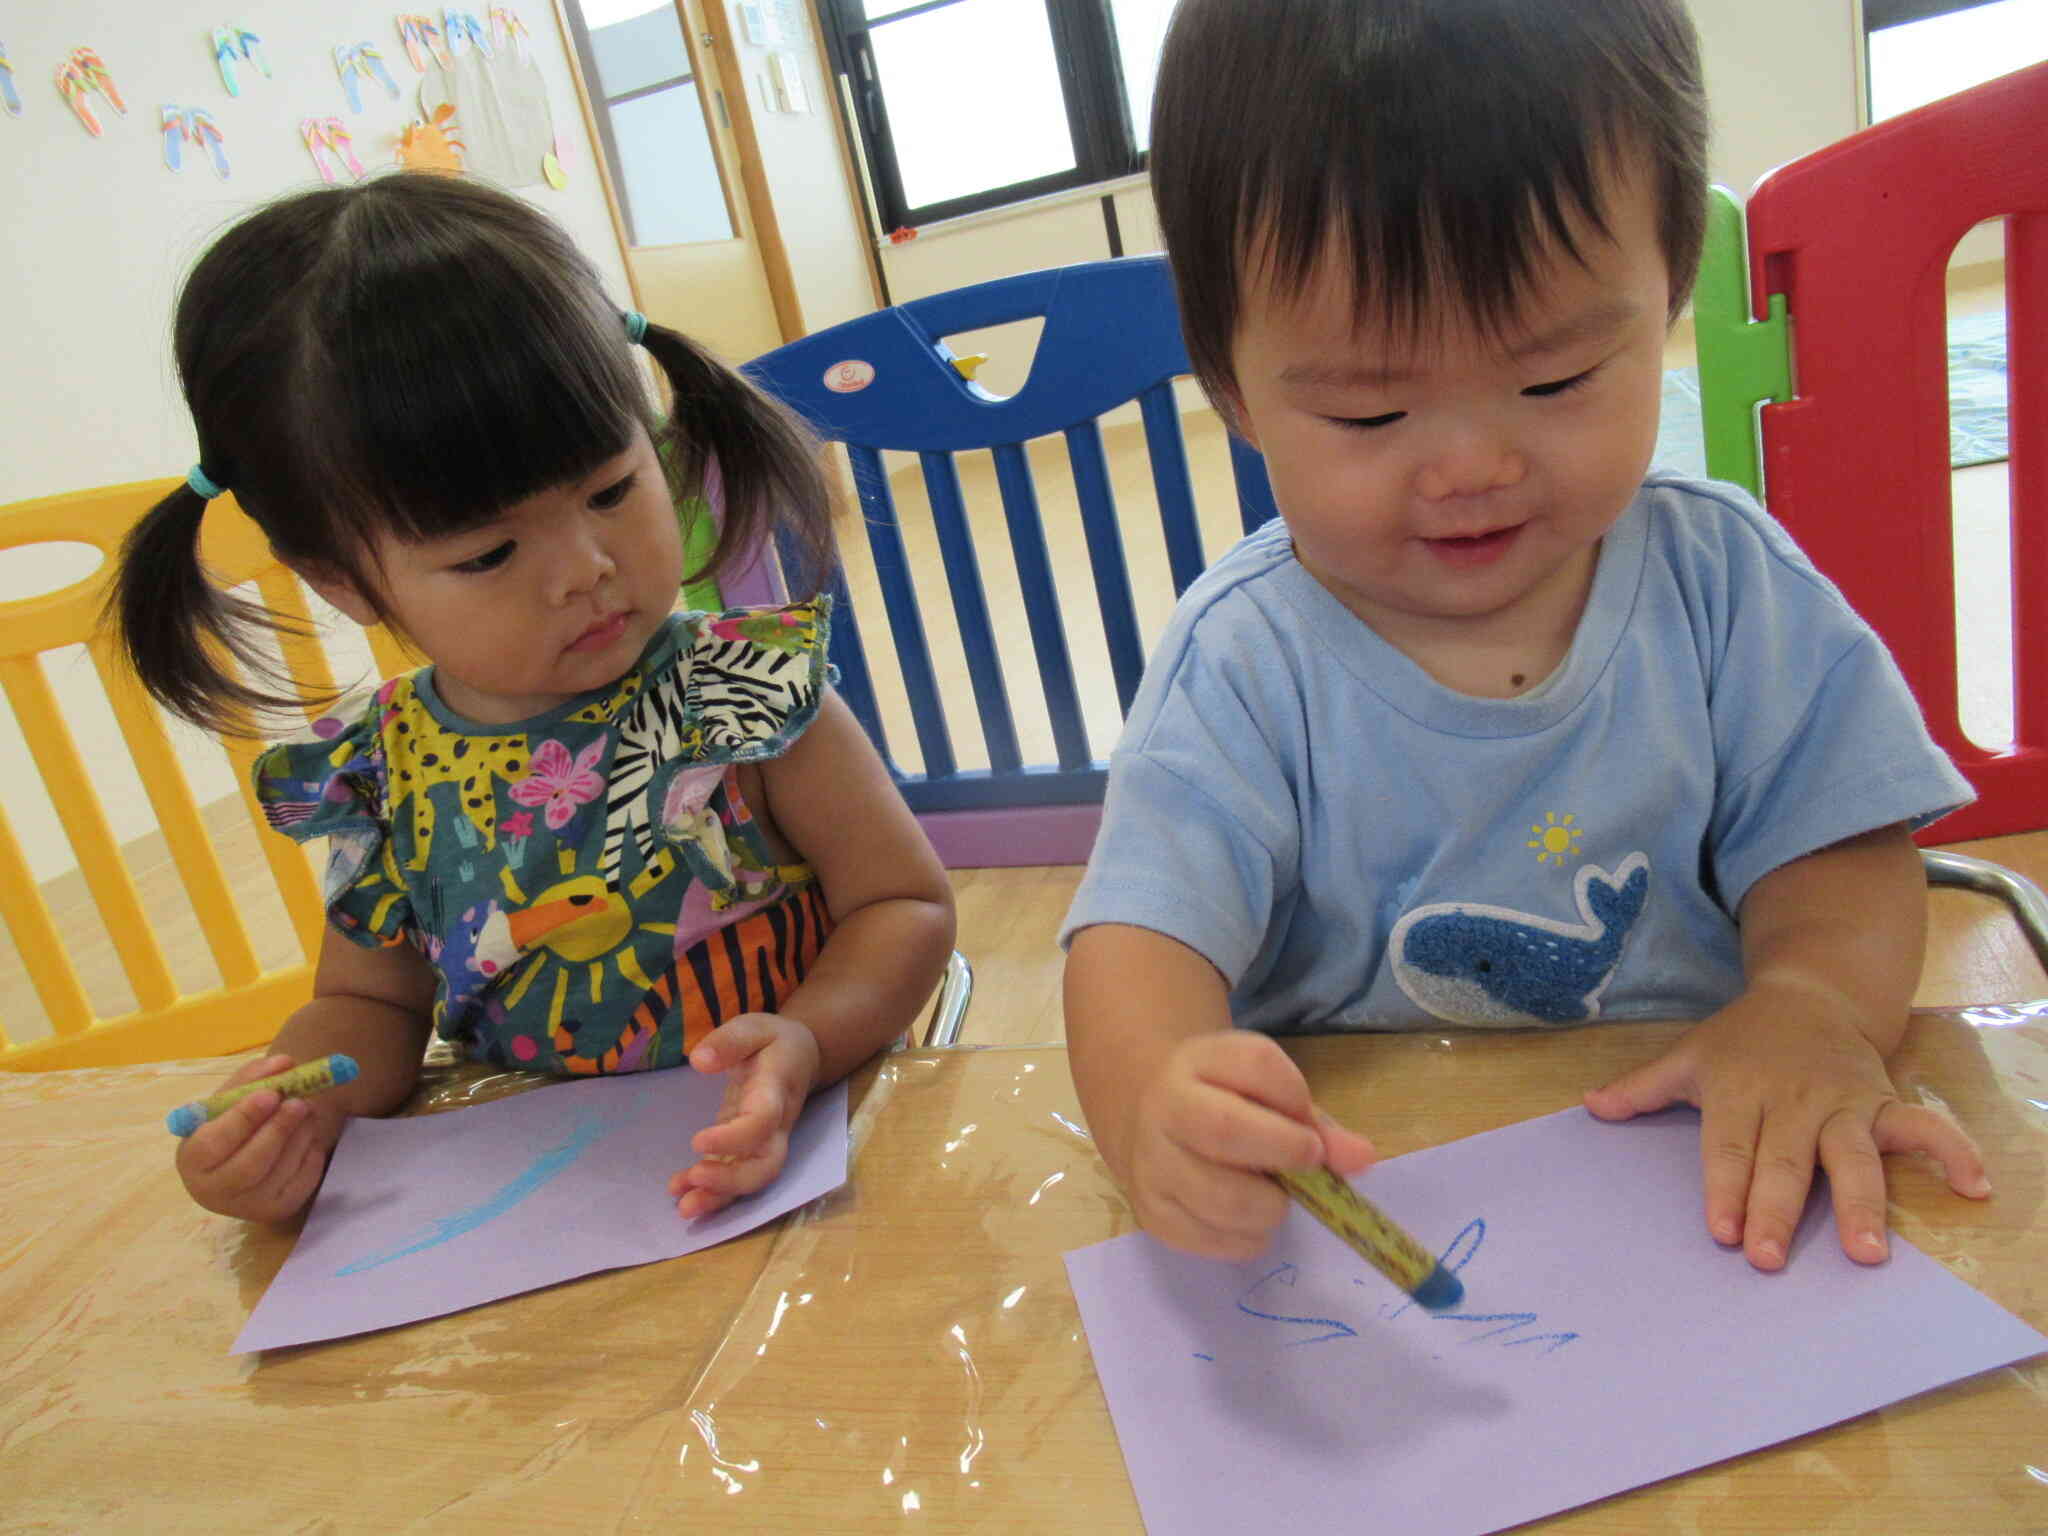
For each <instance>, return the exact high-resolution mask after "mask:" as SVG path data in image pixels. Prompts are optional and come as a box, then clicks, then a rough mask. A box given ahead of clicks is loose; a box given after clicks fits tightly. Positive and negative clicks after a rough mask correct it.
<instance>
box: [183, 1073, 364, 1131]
mask: <svg viewBox="0 0 2048 1536" xmlns="http://www.w3.org/2000/svg"><path fill="white" fill-rule="evenodd" d="M358 1070H359V1069H358V1068H357V1066H356V1059H355V1057H353V1056H343V1055H341V1054H339V1053H336V1054H335V1055H333V1056H322V1057H321V1058H320V1059H319V1060H318V1061H309V1062H307V1063H306V1064H305V1065H304V1066H298V1067H293V1068H292V1069H291V1070H290V1071H289V1072H276V1073H273V1074H272V1075H271V1076H269V1077H259V1078H257V1079H256V1081H255V1082H253V1083H242V1084H240V1085H239V1086H237V1087H234V1088H223V1089H221V1091H220V1092H219V1093H216V1094H214V1095H213V1096H212V1097H211V1098H205V1099H195V1100H193V1101H192V1102H191V1103H190V1104H180V1105H179V1106H178V1107H177V1108H176V1109H174V1110H172V1111H171V1112H170V1113H169V1114H168V1115H166V1116H164V1124H165V1125H167V1126H169V1127H170V1129H171V1134H172V1135H174V1136H190V1135H191V1134H192V1133H193V1132H194V1131H196V1130H198V1129H199V1127H201V1126H202V1125H204V1124H206V1122H207V1121H209V1120H213V1119H217V1118H218V1117H219V1116H221V1115H224V1114H226V1113H227V1112H228V1111H229V1110H230V1109H232V1108H233V1107H234V1106H235V1105H237V1104H239V1103H241V1102H242V1100H244V1099H246V1098H247V1097H249V1095H250V1094H252V1093H255V1092H256V1091H257V1090H259V1089H262V1088H268V1089H270V1090H271V1091H272V1092H273V1093H277V1094H281V1095H283V1096H284V1097H285V1098H287V1099H303V1098H304V1097H306V1095H307V1094H309V1093H318V1092H320V1091H321V1090H322V1089H323V1088H336V1087H339V1086H340V1085H341V1084H343V1083H352V1082H354V1081H355V1080H356V1075H357V1072H358Z"/></svg>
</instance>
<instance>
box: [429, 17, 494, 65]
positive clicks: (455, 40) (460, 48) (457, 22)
mask: <svg viewBox="0 0 2048 1536" xmlns="http://www.w3.org/2000/svg"><path fill="white" fill-rule="evenodd" d="M441 21H442V25H443V27H444V29H445V30H446V32H447V34H448V51H449V53H451V54H453V55H454V56H455V57H457V58H460V57H461V56H462V54H463V52H464V50H465V49H469V48H477V49H480V50H481V51H482V52H483V55H484V57H485V58H489V57H490V56H491V54H492V52H493V49H492V47H491V34H490V33H489V32H487V31H486V30H484V24H483V23H482V22H480V21H478V20H477V19H476V13H475V12H474V11H458V10H454V9H452V8H451V9H449V10H445V11H443V12H442V13H441Z"/></svg>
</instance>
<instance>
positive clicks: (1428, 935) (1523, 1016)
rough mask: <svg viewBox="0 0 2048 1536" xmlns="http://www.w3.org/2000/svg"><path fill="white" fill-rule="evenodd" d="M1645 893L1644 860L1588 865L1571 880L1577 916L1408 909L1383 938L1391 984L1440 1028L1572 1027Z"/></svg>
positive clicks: (1442, 906) (1591, 1008)
mask: <svg viewBox="0 0 2048 1536" xmlns="http://www.w3.org/2000/svg"><path fill="white" fill-rule="evenodd" d="M1649 894H1650V858H1649V855H1648V854H1644V853H1632V854H1630V855H1629V856H1628V857H1627V858H1625V859H1623V860H1622V861H1621V863H1620V864H1619V865H1617V866H1616V867H1615V869H1614V872H1613V873H1612V874H1609V873H1608V872H1607V871H1606V870H1604V869H1600V868H1598V867H1597V866H1595V865H1592V864H1588V865H1586V866H1584V867H1583V868H1582V869H1580V871H1579V872H1578V875H1577V876H1576V877H1575V878H1574V880H1573V881H1572V898H1573V900H1574V902H1575V903H1576V904H1577V906H1578V909H1579V916H1580V918H1581V919H1582V921H1580V922H1578V923H1561V922H1555V921H1552V920H1551V919H1549V918H1542V917H1533V916H1531V915H1530V914H1528V913H1526V912H1517V911H1514V910H1513V909H1512V908H1509V907H1488V906H1481V905H1479V904H1478V903H1476V902H1464V901H1445V902H1437V903H1434V904H1432V905H1430V906H1426V907H1417V908H1416V909H1415V910H1414V911H1412V912H1410V913H1408V914H1407V915H1406V916H1404V917H1403V918H1402V919H1401V921H1400V922H1398V923H1396V924H1395V925H1394V932H1393V935H1392V936H1391V937H1390V938H1389V940H1388V941H1387V950H1388V953H1389V954H1390V955H1391V956H1392V957H1393V967H1394V980H1395V981H1397V982H1399V983H1400V986H1401V990H1402V991H1403V992H1406V993H1407V994H1408V995H1409V996H1410V997H1411V998H1413V999H1414V1000H1415V1001H1416V1003H1417V1004H1418V1005H1420V1006H1421V1007H1422V1008H1423V1009H1424V1010H1425V1011H1427V1012H1428V1013H1429V1014H1430V1015H1431V1016H1432V1017H1434V1018H1439V1019H1442V1020H1444V1021H1445V1022H1446V1023H1450V1024H1493V1025H1511V1024H1574V1023H1578V1022H1579V1021H1581V1020H1584V1019H1590V1018H1593V1017H1595V1016H1597V1015H1598V1014H1599V1012H1600V1001H1599V999H1600V993H1601V991H1602V989H1604V988H1605V987H1606V985H1607V983H1608V981H1609V979H1610V978H1611V977H1612V976H1613V975H1614V968H1615V966H1616V965H1617V964H1618V963H1619V962H1620V960H1621V951H1622V946H1623V945H1625V944H1626V943H1627V942H1628V936H1629V932H1630V930H1631V929H1633V928H1634V927H1635V922H1636V919H1637V918H1638V917H1640V916H1642V912H1643V904H1644V902H1645V901H1646V900H1648V898H1649Z"/></svg>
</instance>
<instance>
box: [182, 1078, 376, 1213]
mask: <svg viewBox="0 0 2048 1536" xmlns="http://www.w3.org/2000/svg"><path fill="white" fill-rule="evenodd" d="M296 1065H298V1063H297V1062H295V1061H294V1060H293V1059H292V1058H291V1057H289V1056H266V1057H264V1058H263V1059H262V1060H261V1061H252V1062H249V1063H248V1064H247V1065H245V1066H243V1067H242V1068H241V1070H239V1071H238V1072H236V1073H235V1075H234V1076H232V1077H230V1078H229V1079H228V1080H227V1081H226V1082H225V1083H223V1084H221V1086H222V1087H223V1088H233V1087H236V1086H238V1085H239V1084H242V1083H246V1082H249V1081H251V1080H253V1079H255V1078H259V1077H269V1076H271V1075H272V1074H273V1073H277V1072H286V1071H289V1070H290V1069H291V1068H292V1067H294V1066H296ZM341 1124H342V1120H341V1117H339V1116H337V1115H333V1114H326V1113H322V1112H321V1111H320V1110H318V1109H317V1108H316V1107H315V1106H314V1105H313V1104H311V1103H310V1102H308V1101H307V1100H305V1099H287V1098H284V1097H282V1096H281V1095H279V1094H277V1093H275V1092H272V1091H271V1090H270V1089H267V1088H266V1089H264V1090H263V1091H262V1092H261V1093H252V1094H250V1095H249V1097H248V1098H246V1099H244V1100H242V1102H241V1103H239V1104H237V1105H235V1106H234V1107H233V1108H232V1109H230V1110H229V1111H228V1112H227V1113H226V1114H224V1115H222V1116H220V1117H219V1118H218V1119H215V1120H209V1121H207V1122H206V1124H204V1125H202V1126H201V1127H199V1129H198V1130H196V1131H194V1132H193V1133H192V1134H191V1135H190V1136H187V1137H185V1138H184V1139H183V1140H181V1141H180V1142H179V1143H178V1177H179V1178H181V1179H183V1180H184V1181H185V1190H186V1192H187V1193H188V1194H190V1195H191V1196H192V1198H193V1199H194V1200H195V1201H197V1202H198V1203H199V1204H200V1205H202V1206H204V1207H205V1208H206V1209H207V1210H209V1211H217V1212H219V1213H220V1214H221V1215H223V1216H238V1217H240V1218H242V1219H243V1220H244V1221H283V1220H285V1219H286V1218H287V1217H290V1216H296V1215H297V1214H298V1213H299V1212H300V1211H301V1210H302V1209H304V1208H305V1205H306V1202H307V1201H309V1200H311V1199H312V1198H313V1192H314V1191H315V1190H317V1189H318V1188H319V1187H320V1180H321V1178H322V1176H324V1175H325V1174H326V1172H327V1154H328V1153H329V1152H330V1151H331V1150H333V1147H334V1143H335V1142H336V1141H337V1140H339V1139H340V1136H341Z"/></svg>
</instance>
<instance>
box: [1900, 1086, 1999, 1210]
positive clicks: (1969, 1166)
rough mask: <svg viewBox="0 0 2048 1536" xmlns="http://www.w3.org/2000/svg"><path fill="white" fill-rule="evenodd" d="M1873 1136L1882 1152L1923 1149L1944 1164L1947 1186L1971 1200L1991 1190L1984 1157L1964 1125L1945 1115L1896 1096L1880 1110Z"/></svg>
mask: <svg viewBox="0 0 2048 1536" xmlns="http://www.w3.org/2000/svg"><path fill="white" fill-rule="evenodd" d="M1871 1135H1872V1137H1873V1138H1874V1139H1875V1141H1876V1143H1877V1150H1878V1151H1880V1152H1924V1153H1926V1154H1927V1155H1928V1156H1929V1157H1931V1158H1933V1159H1934V1160H1935V1161H1936V1162H1937V1163H1939V1164H1940V1165H1941V1167H1942V1172H1943V1174H1944V1175H1945V1176H1946V1178H1947V1179H1948V1187H1949V1188H1950V1189H1953V1190H1954V1191H1955V1192H1956V1193H1957V1194H1959V1195H1964V1196H1967V1197H1968V1198H1969V1199H1972V1200H1982V1199H1985V1198H1986V1197H1987V1196H1989V1195H1990V1193H1991V1176H1990V1175H1989V1174H1988V1173H1986V1172H1985V1169H1984V1156H1983V1154H1982V1153H1981V1152H1979V1151H1978V1150H1977V1144H1976V1143H1975V1142H1974V1141H1972V1140H1971V1139H1970V1137H1969V1133H1968V1132H1966V1131H1965V1130H1964V1129H1963V1128H1962V1127H1961V1126H1959V1125H1957V1124H1956V1123H1955V1122H1954V1121H1953V1120H1951V1119H1949V1118H1948V1117H1947V1116H1946V1115H1943V1114H1939V1113H1937V1112H1936V1111H1934V1110H1931V1109H1927V1108H1924V1107H1922V1106H1920V1105H1915V1104H1902V1103H1900V1102H1899V1101H1898V1100H1896V1099H1893V1100H1891V1101H1890V1102H1888V1103H1886V1104H1885V1105H1884V1107H1883V1108H1882V1109H1880V1110H1879V1111H1878V1112H1877V1121H1876V1123H1875V1124H1874V1125H1873V1126H1872V1127H1871Z"/></svg>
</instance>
